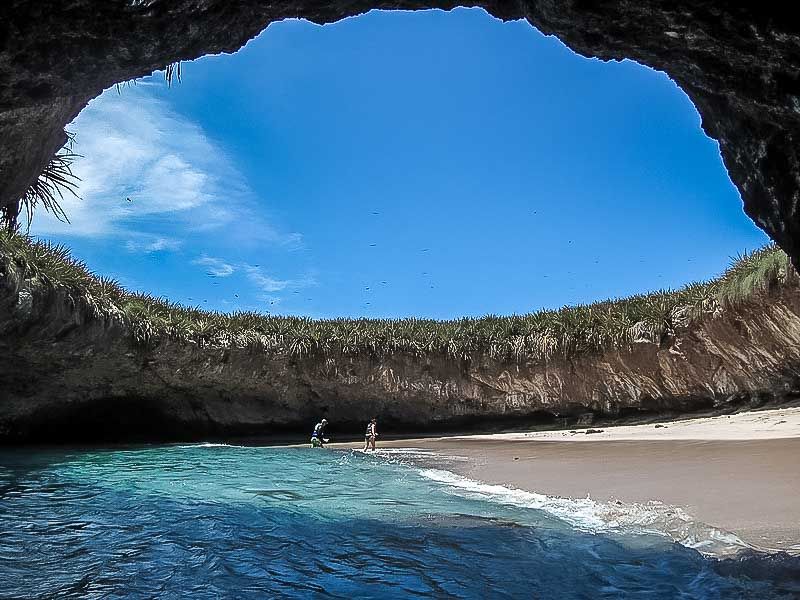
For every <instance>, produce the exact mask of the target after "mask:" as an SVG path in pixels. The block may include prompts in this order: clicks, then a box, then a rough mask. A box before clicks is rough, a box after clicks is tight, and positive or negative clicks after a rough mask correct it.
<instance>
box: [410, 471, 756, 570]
mask: <svg viewBox="0 0 800 600" xmlns="http://www.w3.org/2000/svg"><path fill="white" fill-rule="evenodd" d="M420 474H421V475H422V476H423V477H425V478H427V479H430V480H432V481H435V482H437V483H440V484H442V485H444V486H446V487H447V488H448V489H449V490H450V491H451V492H453V493H456V494H459V495H461V496H464V497H467V498H473V499H478V500H484V501H488V502H497V503H501V504H506V505H510V506H517V507H520V508H531V509H535V510H541V511H543V512H545V513H547V514H548V515H551V516H553V517H556V518H558V519H560V520H562V521H564V522H566V523H568V524H569V525H571V526H572V527H575V528H576V529H579V530H582V531H589V532H592V533H602V532H613V531H619V532H625V533H652V534H659V535H665V536H668V537H670V538H671V539H673V540H674V541H676V542H678V543H680V544H683V545H684V546H687V547H690V548H694V549H696V550H698V551H700V552H702V553H704V554H713V555H725V554H732V553H735V552H737V551H739V550H741V549H743V548H753V546H751V545H749V544H747V543H746V542H744V541H742V540H741V539H740V538H739V537H737V536H736V535H734V534H733V533H730V532H727V531H722V530H720V529H716V528H714V527H711V526H710V525H706V524H704V523H700V522H697V521H695V520H693V519H692V518H691V517H690V516H689V515H687V514H686V513H685V512H684V511H683V510H681V509H680V508H678V507H674V506H669V505H666V504H663V503H660V502H648V503H646V504H640V503H622V502H617V501H611V502H598V501H596V500H592V499H591V498H561V497H557V496H547V495H545V494H539V493H536V492H529V491H525V490H520V489H516V488H513V487H508V486H504V485H495V484H488V483H482V482H480V481H476V480H474V479H469V478H467V477H463V476H461V475H457V474H455V473H452V472H450V471H445V470H442V469H420Z"/></svg>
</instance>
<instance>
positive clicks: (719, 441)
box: [340, 407, 800, 553]
mask: <svg viewBox="0 0 800 600" xmlns="http://www.w3.org/2000/svg"><path fill="white" fill-rule="evenodd" d="M598 429H602V432H597V430H596V429H594V430H592V429H588V430H587V429H576V430H573V431H549V432H532V433H502V434H491V435H469V436H455V437H440V438H420V439H405V440H392V441H383V442H381V443H380V446H381V447H383V448H390V447H395V448H397V447H414V448H421V449H428V450H433V451H437V452H441V453H442V454H444V455H450V456H459V457H464V458H466V459H467V460H458V461H452V463H451V464H448V467H447V468H448V469H449V470H451V471H454V472H456V473H457V474H459V475H463V476H465V477H469V478H471V479H475V480H478V481H482V482H485V483H491V484H500V485H506V486H511V487H514V488H518V489H522V490H526V491H532V492H538V493H542V494H547V495H550V496H561V497H569V498H586V497H587V496H588V497H591V498H592V499H595V500H598V501H601V502H613V501H620V502H622V503H638V504H642V503H649V502H660V503H663V504H666V505H669V506H673V507H678V508H680V509H682V511H683V512H684V513H686V514H687V515H688V516H689V517H691V518H692V519H694V520H696V521H699V522H702V523H705V524H707V525H711V526H713V527H715V528H719V529H722V530H724V531H728V532H732V533H734V534H735V535H737V536H738V537H740V538H741V539H742V540H743V541H745V542H746V543H748V544H751V545H753V546H755V547H758V548H762V549H771V550H787V551H791V552H794V553H797V552H800V474H799V473H798V470H797V457H798V456H800V407H793V408H781V409H772V410H759V411H752V412H746V413H738V414H734V415H729V416H717V417H706V418H698V419H688V420H681V421H673V422H668V423H660V424H658V425H653V424H649V425H633V426H618V427H602V428H598ZM587 431H589V432H590V433H587ZM591 431H594V432H591ZM340 446H354V444H342V445H340Z"/></svg>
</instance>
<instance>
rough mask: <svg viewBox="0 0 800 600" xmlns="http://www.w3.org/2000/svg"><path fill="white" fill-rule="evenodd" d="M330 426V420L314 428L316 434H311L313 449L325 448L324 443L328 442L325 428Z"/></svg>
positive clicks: (325, 420) (321, 422) (323, 420)
mask: <svg viewBox="0 0 800 600" xmlns="http://www.w3.org/2000/svg"><path fill="white" fill-rule="evenodd" d="M327 425H328V419H322V421H320V422H319V423H317V424H316V425H315V426H314V433H312V434H311V447H312V448H324V447H325V444H324V442H327V441H328V440H326V439H325V427H326V426H327Z"/></svg>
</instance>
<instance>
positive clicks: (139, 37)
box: [0, 0, 800, 266]
mask: <svg viewBox="0 0 800 600" xmlns="http://www.w3.org/2000/svg"><path fill="white" fill-rule="evenodd" d="M455 5H471V6H476V5H477V6H482V7H484V8H485V9H486V10H487V11H489V12H490V13H492V14H493V15H495V16H497V17H499V18H502V19H518V18H526V19H527V20H528V21H529V22H530V23H531V24H532V25H534V26H535V27H538V28H539V29H541V30H542V31H544V32H545V33H548V34H553V35H556V36H558V37H559V38H560V39H561V40H563V41H564V42H565V43H566V44H567V45H568V46H570V47H571V48H573V49H574V50H576V51H577V52H580V53H581V54H584V55H586V56H597V57H600V58H603V59H623V58H630V59H633V60H636V61H638V62H640V63H642V64H645V65H649V66H651V67H653V68H656V69H661V70H664V71H666V72H667V73H669V75H670V76H671V77H672V78H673V79H674V80H675V81H676V82H677V83H678V84H679V85H680V86H681V87H682V88H683V89H684V90H685V91H686V93H687V94H688V95H689V96H690V97H691V99H692V100H693V102H694V103H695V105H696V106H697V108H698V110H699V111H700V114H701V115H702V117H703V127H704V129H705V130H706V132H707V133H708V134H709V135H710V136H711V137H713V138H715V139H717V140H719V142H720V147H721V151H722V156H723V159H724V161H725V164H726V165H727V168H728V171H729V173H730V176H731V179H732V180H733V182H734V183H735V184H736V186H737V187H738V188H739V190H740V192H741V195H742V198H743V201H744V209H745V211H746V213H747V214H748V215H749V216H750V217H751V218H752V219H753V220H754V221H755V222H756V223H757V224H758V225H759V226H760V227H761V228H763V229H764V230H765V231H766V232H767V233H768V234H769V235H770V237H772V239H774V240H775V241H777V242H778V244H779V245H780V246H781V247H782V248H783V249H784V250H785V251H786V252H787V253H788V254H789V255H790V256H791V257H792V258H793V260H794V263H795V265H796V266H797V265H798V264H800V219H799V218H798V214H797V204H798V193H799V191H800V185H799V184H800V158H799V157H798V150H797V148H798V141H799V140H800V21H799V20H797V19H796V18H795V17H794V16H793V14H792V12H793V8H794V7H793V5H792V3H790V2H738V1H722V0H719V1H708V0H706V1H703V0H692V1H689V0H683V1H676V2H665V1H663V0H606V1H600V0H540V1H535V2H534V1H523V0H518V1H506V2H500V1H492V0H487V1H484V2H473V1H471V0H470V1H467V2H452V1H438V0H394V1H391V0H328V1H312V0H295V1H292V2H280V3H271V2H266V1H265V0H6V1H5V2H4V3H2V4H0V206H4V205H7V204H9V203H11V202H13V201H15V199H16V198H18V197H19V196H20V195H21V194H22V193H23V191H24V190H25V188H26V187H27V186H28V185H29V184H30V183H31V182H32V181H33V180H34V179H35V177H36V176H37V174H38V173H39V172H40V171H41V169H42V168H43V166H44V165H45V164H46V163H47V161H48V160H49V158H50V157H51V156H52V155H53V153H54V152H55V151H56V150H57V148H58V147H59V146H60V145H61V144H63V142H64V140H65V138H64V134H63V131H62V128H63V126H64V125H65V124H66V123H68V122H69V121H70V120H71V119H72V118H74V116H75V115H76V114H77V113H78V112H79V111H80V110H81V109H82V108H83V106H85V105H86V103H87V102H88V101H89V100H90V99H92V98H94V97H95V96H97V95H99V94H100V93H101V91H102V90H103V89H104V88H107V87H109V86H111V85H112V84H114V83H117V82H120V81H123V80H127V79H131V78H134V77H140V76H143V75H147V74H149V73H151V72H152V71H153V70H154V69H158V68H163V67H164V66H165V65H166V64H168V63H171V62H174V61H177V60H181V59H182V60H188V59H194V58H197V57H199V56H202V55H204V54H210V53H219V52H233V51H235V50H237V49H238V48H240V47H241V46H242V45H243V44H244V43H245V42H246V41H247V40H248V39H250V38H252V37H253V36H255V35H256V34H258V33H259V32H260V31H261V30H263V29H264V28H265V27H266V26H267V25H268V24H269V23H271V22H274V21H277V20H281V19H284V18H287V17H303V18H306V19H309V20H312V21H315V22H318V23H327V22H332V21H336V20H338V19H341V18H343V17H346V16H351V15H355V14H358V13H361V12H365V11H367V10H370V9H373V8H381V9H393V8H396V9H422V8H452V7H453V6H455Z"/></svg>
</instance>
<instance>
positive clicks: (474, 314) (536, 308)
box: [81, 5, 757, 321]
mask: <svg viewBox="0 0 800 600" xmlns="http://www.w3.org/2000/svg"><path fill="white" fill-rule="evenodd" d="M457 10H468V11H473V12H480V13H481V14H482V16H484V17H488V18H489V19H490V20H491V21H493V22H497V23H499V24H506V23H513V22H516V23H524V25H525V26H526V27H527V28H528V29H531V30H533V31H534V32H536V33H537V34H538V35H540V36H541V37H543V38H547V39H549V40H553V41H555V43H557V44H558V45H559V46H561V47H563V48H564V49H565V50H567V51H568V52H569V53H570V55H573V56H575V57H578V58H579V59H581V60H585V61H589V62H596V63H625V62H628V63H631V64H633V65H635V67H636V68H644V69H646V70H647V71H652V72H654V73H658V74H661V75H664V76H665V78H666V79H667V80H668V81H669V82H670V83H671V84H672V85H673V86H674V87H675V88H676V89H677V90H678V91H679V94H680V95H681V96H682V97H684V98H685V99H686V100H687V101H688V102H689V105H690V106H691V107H692V110H693V112H694V113H695V114H696V115H697V117H698V119H699V120H700V123H698V129H699V132H700V133H701V134H702V137H703V138H705V139H706V140H709V141H711V142H712V143H713V144H714V146H715V148H716V155H717V157H718V158H719V162H720V165H721V166H722V168H723V170H724V172H725V175H726V177H727V179H728V181H729V182H730V184H731V186H732V189H734V190H736V195H737V196H738V197H739V199H740V202H741V194H740V191H739V189H738V187H737V186H736V184H735V182H734V181H733V180H732V179H731V177H730V172H729V170H728V168H727V165H726V164H725V162H724V158H723V157H722V154H721V150H720V142H719V140H717V139H716V138H714V137H713V136H711V135H709V134H708V132H707V131H706V130H705V129H704V128H703V126H702V114H701V113H700V110H699V108H698V107H697V105H696V104H695V102H694V101H693V100H692V98H691V96H690V95H689V94H688V93H687V92H686V90H685V89H684V88H683V87H682V86H681V85H680V83H679V82H678V81H676V80H675V79H674V78H673V77H672V76H671V75H670V74H669V73H668V72H667V71H665V70H661V69H658V68H656V67H652V66H650V65H648V64H645V63H642V62H639V61H637V60H635V59H633V58H627V57H625V58H622V59H615V58H609V59H604V58H601V57H598V56H586V55H585V54H582V53H580V52H578V51H576V50H575V49H573V48H572V47H571V46H570V45H569V44H567V43H566V42H564V41H563V40H562V39H561V38H560V37H559V36H557V35H555V34H548V33H545V32H544V31H542V30H541V29H539V28H538V27H537V26H536V25H535V24H534V23H531V22H530V21H529V20H528V19H526V18H524V17H519V18H513V19H504V18H500V17H497V16H495V15H494V14H492V13H491V12H489V11H488V10H486V8H484V7H483V6H464V5H455V6H452V7H450V8H440V7H430V8H422V9H419V10H417V9H385V8H371V9H369V10H368V11H366V12H363V13H359V14H354V15H348V16H344V17H343V18H341V19H337V20H333V21H328V22H322V23H320V22H316V21H314V20H312V19H307V18H304V17H287V18H285V19H282V20H279V21H273V22H270V23H268V24H267V25H266V26H265V27H264V28H263V29H262V30H260V31H259V32H258V33H257V34H256V35H255V36H254V37H252V38H250V39H248V40H246V41H245V42H244V43H243V44H242V45H241V46H240V47H239V48H238V49H236V50H235V51H234V52H232V53H228V52H220V53H206V54H202V55H200V56H198V57H196V58H194V59H190V60H191V62H194V61H197V60H202V59H204V58H208V57H214V58H225V59H227V58H228V57H233V56H234V55H236V54H239V53H241V52H243V51H245V50H246V49H247V47H248V45H250V44H251V43H252V42H253V41H254V40H255V39H256V38H258V37H260V36H262V35H264V34H265V33H267V31H268V30H269V28H270V27H271V26H272V25H281V24H283V23H285V22H287V21H300V22H304V23H308V24H311V25H313V26H314V27H320V28H327V27H334V26H339V25H341V24H343V23H346V22H347V21H352V20H356V19H360V18H362V17H364V16H365V15H368V14H370V13H385V14H387V15H388V14H392V13H418V12H437V13H443V14H446V13H452V12H454V11H457ZM178 64H180V63H178ZM161 73H162V71H154V72H152V73H150V74H149V75H145V76H143V77H141V78H139V79H150V78H155V77H157V76H159V75H160V74H161ZM120 83H126V81H123V82H120ZM178 83H180V79H178ZM117 85H119V84H112V85H111V86H109V87H108V88H106V89H104V90H102V91H101V92H100V94H99V95H98V96H95V97H94V98H92V99H91V100H90V101H89V103H91V102H93V101H94V100H96V99H98V98H99V97H100V96H102V95H103V94H105V93H111V92H112V91H113V89H114V88H115V87H116V86H117ZM86 108H87V107H84V108H83V109H82V110H81V112H83V111H84V110H86ZM740 214H741V213H740ZM745 216H747V215H746V213H745ZM751 220H752V219H751ZM753 249H757V247H754V248H753ZM720 272H721V271H720V270H717V271H712V272H710V273H709V274H707V275H706V276H705V277H702V278H701V279H702V280H707V279H711V278H715V277H716V276H718V275H719V274H720ZM701 279H698V278H697V277H688V278H686V279H683V280H682V281H681V282H680V283H679V284H678V285H675V286H666V287H663V286H662V287H655V286H652V285H651V286H645V287H643V288H639V289H638V290H636V291H633V292H631V291H630V290H626V291H624V292H623V293H621V294H619V295H614V296H611V295H607V294H606V295H602V294H601V295H595V296H593V297H592V298H589V299H577V300H575V299H570V300H568V301H567V302H561V303H559V305H560V306H565V307H566V306H576V305H583V304H595V303H603V302H608V301H609V300H612V299H616V298H626V297H630V296H633V295H638V294H649V293H653V292H658V291H662V290H678V289H681V288H683V287H684V286H685V285H690V284H692V283H694V282H697V281H699V280H701ZM178 302H181V301H180V300H179V301H178ZM187 307H188V305H187ZM548 310H557V308H556V307H555V305H553V306H549V305H544V306H541V305H531V306H530V307H529V308H527V309H526V310H524V311H521V312H520V311H512V312H508V311H500V312H499V313H498V312H494V311H493V312H488V311H483V312H481V311H471V312H469V313H467V314H462V313H458V314H453V315H452V316H447V317H440V316H434V317H430V316H419V315H418V314H417V313H414V314H408V315H407V316H384V315H382V314H372V315H368V314H362V315H358V314H349V315H332V316H324V317H313V316H309V318H314V319H319V320H330V319H336V318H344V319H356V320H357V319H388V320H397V319H404V318H421V319H426V320H427V319H430V320H435V321H454V320H459V319H462V318H481V317H482V316H492V315H496V316H500V317H505V316H516V315H520V314H531V313H534V312H540V311H548ZM223 312H226V313H228V314H230V313H232V312H234V310H232V309H227V310H224V311H223ZM266 314H270V313H269V311H267V313H266ZM295 314H299V313H295ZM276 316H278V315H276ZM280 316H292V313H289V314H287V315H280ZM301 316H306V315H301Z"/></svg>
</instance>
